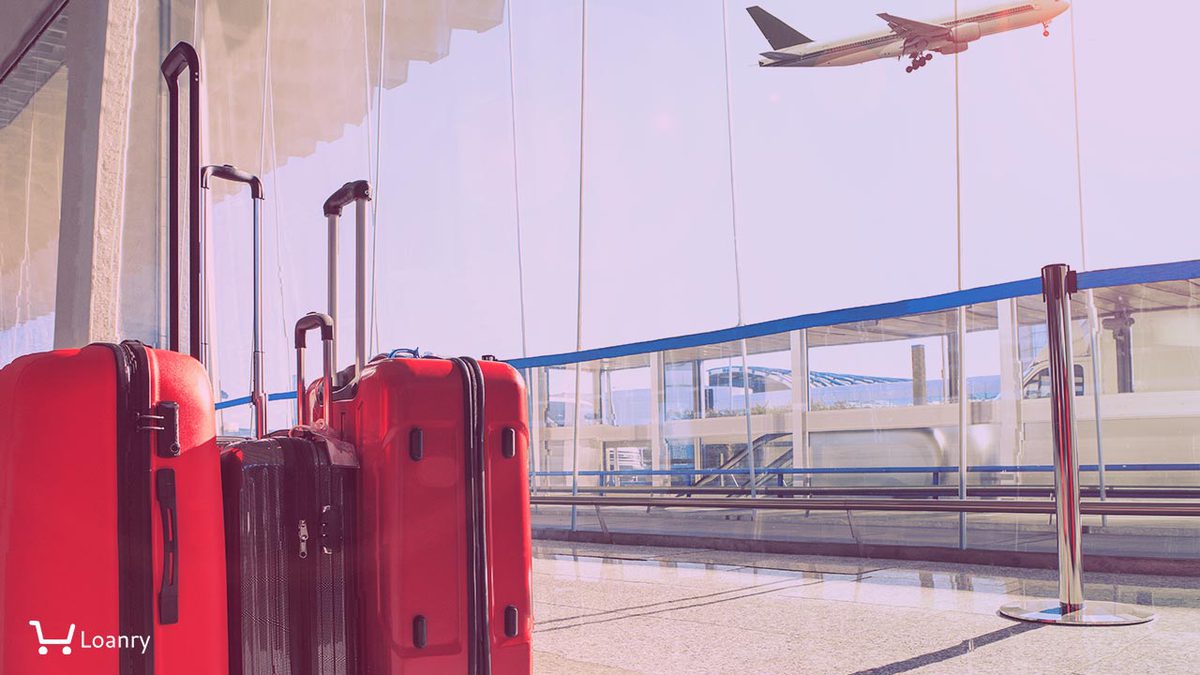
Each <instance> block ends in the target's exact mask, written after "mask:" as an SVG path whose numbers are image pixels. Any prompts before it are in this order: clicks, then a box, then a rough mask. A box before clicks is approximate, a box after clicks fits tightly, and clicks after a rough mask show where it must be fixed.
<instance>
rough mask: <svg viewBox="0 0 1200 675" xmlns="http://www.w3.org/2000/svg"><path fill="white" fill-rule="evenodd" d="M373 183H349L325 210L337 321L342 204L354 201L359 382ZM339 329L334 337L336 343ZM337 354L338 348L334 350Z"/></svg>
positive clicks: (331, 313)
mask: <svg viewBox="0 0 1200 675" xmlns="http://www.w3.org/2000/svg"><path fill="white" fill-rule="evenodd" d="M369 201H371V184H370V183H368V182H367V181H365V180H355V181H350V182H349V183H346V184H345V185H343V186H342V187H340V188H338V189H337V190H336V191H334V193H333V194H331V195H329V199H326V200H325V204H324V207H323V209H322V210H323V212H324V213H325V218H326V219H327V220H328V221H329V239H328V251H327V254H328V267H329V281H328V291H329V308H328V310H327V311H328V313H329V316H330V318H332V319H333V321H334V322H335V323H337V322H338V312H337V308H338V274H337V268H338V232H337V231H338V220H339V219H340V218H341V217H342V207H344V206H346V205H347V204H349V203H350V202H354V378H353V379H352V380H351V382H357V381H358V377H359V375H360V374H362V369H363V366H365V365H366V363H367V360H366V359H367V300H366V297H367V202H369ZM336 339H337V338H336V333H335V337H334V341H335V347H336ZM334 353H335V354H336V350H335V352H334Z"/></svg>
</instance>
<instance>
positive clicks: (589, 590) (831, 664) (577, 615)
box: [533, 542, 1200, 675]
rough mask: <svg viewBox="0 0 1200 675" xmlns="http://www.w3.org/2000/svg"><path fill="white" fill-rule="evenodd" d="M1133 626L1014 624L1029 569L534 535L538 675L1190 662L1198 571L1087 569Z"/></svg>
mask: <svg viewBox="0 0 1200 675" xmlns="http://www.w3.org/2000/svg"><path fill="white" fill-rule="evenodd" d="M1085 582H1086V593H1087V597H1088V598H1090V599H1096V600H1106V599H1107V600H1112V599H1118V600H1120V601H1122V602H1131V603H1138V604H1142V605H1148V606H1153V607H1154V609H1155V611H1156V612H1157V614H1158V618H1157V619H1156V620H1155V621H1153V622H1152V623H1149V624H1145V625H1141V626H1129V627H1112V628H1074V627H1059V626H1039V625H1035V624H1023V623H1016V622H1013V621H1010V620H1008V619H1005V618H1003V617H1000V616H999V615H998V614H997V613H996V610H997V609H998V608H999V607H1000V606H1001V605H1002V604H1004V603H1006V602H1008V601H1010V600H1014V599H1021V598H1024V597H1026V596H1035V597H1053V596H1054V595H1055V594H1056V592H1057V584H1056V581H1055V576H1054V574H1053V573H1051V572H1046V571H1040V570H1020V569H1011V568H997V567H979V566H964V565H948V564H939V563H911V562H895V561H885V560H859V559H850V558H823V557H806V556H785V555H769V554H758V553H734V552H727V551H696V550H692V549H669V548H636V547H622V546H597V545H573V544H560V543H557V542H538V543H536V544H535V560H534V575H533V592H534V611H535V615H534V619H535V622H536V627H535V630H534V638H533V648H534V669H535V672H538V673H620V672H649V673H688V674H689V675H695V674H698V673H773V672H780V673H853V672H859V671H868V672H877V673H902V672H903V673H907V672H913V673H1004V672H1017V671H1019V672H1023V673H1138V672H1146V673H1151V672H1152V673H1197V672H1200V579H1198V578H1164V577H1142V576H1138V577H1133V576H1122V577H1117V576H1113V575H1100V574H1097V575H1087V576H1086V577H1085Z"/></svg>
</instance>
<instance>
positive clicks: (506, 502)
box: [325, 181, 533, 674]
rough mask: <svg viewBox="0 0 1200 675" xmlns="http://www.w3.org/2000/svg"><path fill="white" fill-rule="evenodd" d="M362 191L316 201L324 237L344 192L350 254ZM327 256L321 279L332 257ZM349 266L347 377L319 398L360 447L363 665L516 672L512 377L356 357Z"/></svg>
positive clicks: (525, 602) (464, 366)
mask: <svg viewBox="0 0 1200 675" xmlns="http://www.w3.org/2000/svg"><path fill="white" fill-rule="evenodd" d="M368 198H369V189H368V188H367V186H366V183H365V182H363V181H359V182H358V183H349V184H347V185H346V186H344V187H343V188H342V189H341V190H339V191H338V192H337V193H335V194H334V195H333V196H332V197H331V198H330V201H329V202H326V208H325V213H326V216H327V217H328V218H329V225H330V229H331V234H330V238H331V241H333V231H334V230H335V229H336V227H337V220H338V216H339V215H340V212H341V208H342V207H343V206H345V205H346V204H348V203H349V202H350V201H355V202H356V211H357V214H356V215H357V218H356V220H357V228H356V229H357V236H356V240H357V242H358V244H357V247H358V249H359V251H358V255H357V256H356V257H357V259H358V260H359V261H361V260H362V259H363V258H364V256H363V247H364V245H365V244H364V242H365V236H364V235H365V230H366V228H365V201H366V199H368ZM330 263H331V269H330V279H331V280H333V279H336V274H337V273H336V260H335V257H334V256H330ZM362 275H363V267H362V265H361V262H360V264H359V267H358V270H357V277H358V278H357V280H356V281H357V283H356V291H357V292H356V310H357V311H356V314H357V321H356V331H355V332H356V366H355V372H357V373H358V376H357V377H354V378H353V380H352V381H350V382H349V383H347V384H346V385H345V386H343V387H342V388H341V389H340V391H339V392H335V393H334V394H333V395H332V397H331V398H332V400H333V404H332V405H331V413H332V414H331V415H330V416H329V419H330V420H331V424H332V426H333V427H334V428H335V429H337V430H340V431H341V432H342V437H343V438H345V439H348V440H352V441H353V442H354V444H355V445H356V446H357V448H358V450H359V456H360V463H361V473H362V484H361V488H360V491H361V502H362V509H361V512H360V515H359V528H360V531H359V541H360V547H361V555H360V559H361V560H362V569H361V573H360V584H361V586H362V598H361V602H362V620H361V624H360V625H361V629H362V645H363V658H364V663H365V666H366V671H367V672H369V673H447V672H459V673H489V672H494V673H505V674H507V673H528V672H529V671H530V634H531V632H532V629H533V619H532V616H531V613H530V569H531V560H532V554H531V546H530V526H529V482H528V473H527V471H528V469H527V467H528V438H529V430H528V426H527V419H528V416H527V412H526V399H525V388H524V383H523V382H522V380H521V377H520V375H518V374H517V372H516V371H515V370H514V369H513V368H512V367H510V366H508V365H507V364H504V363H499V362H494V361H483V362H476V361H474V360H473V359H450V360H446V359H433V358H419V359H418V358H392V359H383V360H375V361H373V362H372V363H371V364H369V365H365V366H364V364H363V357H364V353H365V335H366V331H365V329H364V325H363V323H364V322H363V318H362V317H364V312H363V307H364V302H363V300H364V295H365V294H364V293H363V292H362V291H363V289H364V288H365V283H364V280H363V278H362ZM331 288H333V286H332V282H331ZM332 295H334V291H333V290H331V296H332ZM330 309H331V310H332V311H331V314H332V313H333V311H336V305H334V304H333V303H332V302H331V307H330ZM334 320H335V322H336V317H334Z"/></svg>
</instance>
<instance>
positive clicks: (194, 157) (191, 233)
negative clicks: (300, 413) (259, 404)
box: [162, 42, 204, 362]
mask: <svg viewBox="0 0 1200 675" xmlns="http://www.w3.org/2000/svg"><path fill="white" fill-rule="evenodd" d="M184 70H187V71H188V72H189V74H190V76H189V77H188V280H189V286H190V288H189V292H188V298H189V302H188V310H189V321H188V328H189V336H188V338H189V340H188V341H189V352H190V353H191V355H192V356H193V357H195V358H196V359H198V360H200V361H201V362H203V361H204V355H203V354H202V352H201V350H200V335H201V333H200V311H201V301H200V272H201V258H200V57H199V56H197V54H196V49H195V48H194V47H192V45H190V44H188V43H186V42H180V43H179V44H177V45H175V47H174V48H173V49H172V50H171V52H170V53H169V54H167V58H165V59H163V62H162V75H163V79H165V80H166V83H167V93H168V95H169V99H170V105H169V106H168V107H169V108H170V110H169V113H168V122H167V136H168V139H167V155H168V159H167V177H168V178H167V239H168V248H169V249H170V251H169V254H168V255H167V260H168V266H169V270H170V271H169V274H168V279H167V286H168V291H167V307H168V314H169V317H168V323H167V326H168V327H167V342H168V348H170V349H171V350H172V351H180V348H179V347H180V332H181V331H180V329H181V326H180V325H179V324H180V318H179V296H180V291H179V286H180V284H181V280H180V265H179V168H180V167H179V76H180V75H182V74H183V71H184Z"/></svg>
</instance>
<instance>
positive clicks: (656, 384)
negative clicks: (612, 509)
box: [650, 352, 671, 485]
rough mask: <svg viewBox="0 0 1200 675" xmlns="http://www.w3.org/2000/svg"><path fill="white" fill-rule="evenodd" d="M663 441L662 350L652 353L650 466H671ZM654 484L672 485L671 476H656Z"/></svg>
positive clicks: (661, 467) (656, 468)
mask: <svg viewBox="0 0 1200 675" xmlns="http://www.w3.org/2000/svg"><path fill="white" fill-rule="evenodd" d="M666 455H667V447H666V443H664V442H663V362H662V352H654V353H652V354H650V468H651V469H653V470H655V471H659V470H661V469H663V468H667V469H669V468H671V462H670V459H669V458H667V457H666ZM652 482H653V483H654V485H670V484H671V479H670V477H669V476H655V477H654V480H653V481H652Z"/></svg>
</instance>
